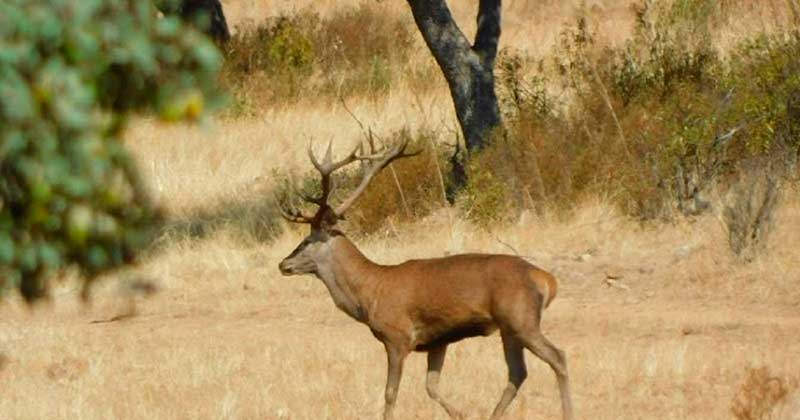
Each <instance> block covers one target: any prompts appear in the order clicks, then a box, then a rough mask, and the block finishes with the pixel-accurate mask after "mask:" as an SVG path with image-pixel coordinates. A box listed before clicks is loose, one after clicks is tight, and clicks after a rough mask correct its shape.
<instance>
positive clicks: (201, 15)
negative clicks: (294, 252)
mask: <svg viewBox="0 0 800 420" xmlns="http://www.w3.org/2000/svg"><path fill="white" fill-rule="evenodd" d="M156 7H158V9H159V10H161V12H162V13H164V14H177V15H179V16H180V17H181V18H182V19H183V20H185V21H187V22H190V23H192V24H194V25H197V26H198V28H199V29H201V30H202V31H203V32H205V33H206V34H207V35H208V36H210V37H211V38H213V39H214V41H216V42H217V43H224V42H225V41H227V40H228V39H229V38H230V37H231V33H230V31H229V30H228V22H227V21H226V19H225V13H224V12H223V11H222V4H220V2H219V0H160V1H157V2H156Z"/></svg>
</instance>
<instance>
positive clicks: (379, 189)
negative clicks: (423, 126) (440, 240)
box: [342, 130, 444, 234]
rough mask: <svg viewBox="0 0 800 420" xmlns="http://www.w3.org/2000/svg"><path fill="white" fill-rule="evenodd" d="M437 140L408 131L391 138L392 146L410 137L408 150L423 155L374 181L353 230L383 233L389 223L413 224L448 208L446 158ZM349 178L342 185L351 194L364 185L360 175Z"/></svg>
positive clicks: (353, 214)
mask: <svg viewBox="0 0 800 420" xmlns="http://www.w3.org/2000/svg"><path fill="white" fill-rule="evenodd" d="M435 136H436V134H435V133H434V132H431V131H421V132H419V133H416V134H412V133H410V132H409V131H408V130H402V131H400V132H397V133H394V134H393V135H391V136H389V138H388V139H387V140H386V142H387V143H388V144H394V143H395V142H398V141H401V139H402V138H408V137H410V143H409V146H408V149H409V150H421V151H422V153H421V154H420V155H418V156H416V157H412V158H407V159H401V160H398V161H396V162H394V163H393V164H392V165H391V166H390V167H387V168H386V169H384V170H383V171H381V172H380V173H379V174H378V175H377V176H376V177H375V179H373V181H372V183H371V184H370V185H369V188H367V190H366V191H365V192H364V195H362V196H361V198H359V200H358V201H357V202H356V204H355V205H354V206H353V208H352V210H350V213H349V214H348V221H349V223H350V225H351V226H353V227H356V228H357V230H358V231H360V232H362V233H366V234H369V233H374V232H379V231H382V230H386V229H387V228H388V226H387V224H386V221H387V220H389V221H392V222H411V221H414V220H417V219H419V218H421V217H424V216H426V215H428V214H429V213H431V212H432V211H433V210H435V209H438V208H441V207H442V206H443V205H444V199H443V195H442V194H443V193H442V181H441V180H442V174H441V173H440V172H439V168H441V167H442V160H443V159H444V157H443V150H440V149H436V148H433V147H432V146H433V145H434V144H436V143H438V142H436V141H434V140H433V139H434V138H435ZM435 160H436V161H435ZM395 175H396V178H395ZM346 176H347V178H348V179H347V180H344V181H343V182H342V184H343V185H348V187H345V188H343V189H346V190H348V191H350V190H352V188H353V187H354V186H355V184H356V183H357V182H358V181H360V179H361V178H360V174H359V173H357V172H356V173H350V174H347V175H346Z"/></svg>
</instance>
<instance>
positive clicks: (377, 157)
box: [278, 139, 420, 275]
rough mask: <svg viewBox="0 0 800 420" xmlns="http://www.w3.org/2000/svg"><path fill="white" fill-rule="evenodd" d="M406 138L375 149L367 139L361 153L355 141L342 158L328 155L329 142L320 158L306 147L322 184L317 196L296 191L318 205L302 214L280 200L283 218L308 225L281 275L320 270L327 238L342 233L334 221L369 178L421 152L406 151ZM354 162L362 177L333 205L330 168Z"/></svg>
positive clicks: (325, 257) (283, 263) (326, 254)
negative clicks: (354, 187) (359, 165)
mask: <svg viewBox="0 0 800 420" xmlns="http://www.w3.org/2000/svg"><path fill="white" fill-rule="evenodd" d="M407 147H408V139H404V140H403V141H401V142H400V143H398V144H396V145H394V146H393V147H386V148H384V149H382V150H376V149H375V145H374V143H372V142H370V143H369V149H370V150H369V153H368V154H362V153H361V152H362V151H363V147H362V146H361V145H358V146H357V147H356V148H354V149H353V150H352V151H351V152H350V153H349V154H348V155H347V156H346V157H345V158H344V159H342V160H339V161H333V159H332V157H331V154H332V153H331V143H328V149H327V151H326V152H325V158H324V159H323V160H322V162H320V161H319V160H318V159H317V157H316V156H315V155H314V151H313V150H312V147H311V145H309V147H308V158H309V159H310V160H311V163H312V164H313V165H314V168H316V170H317V172H319V174H320V184H321V186H322V188H321V190H322V192H321V193H320V195H319V196H310V195H308V194H303V193H299V192H298V194H299V195H300V197H301V198H302V199H303V200H305V201H307V202H309V203H313V204H315V205H317V206H318V209H317V212H316V213H315V214H314V215H313V216H308V215H306V214H303V213H302V212H301V211H299V210H297V209H292V208H287V207H284V205H283V204H279V208H280V211H281V215H282V216H283V218H284V219H286V220H287V221H289V222H292V223H304V224H308V225H310V226H311V230H310V233H309V234H308V236H306V237H305V238H304V239H303V241H302V242H300V245H298V246H297V248H295V249H294V251H292V253H291V254H289V256H288V257H286V258H284V259H283V261H281V263H280V265H279V266H278V267H279V268H280V270H281V273H282V274H284V275H295V274H311V273H319V271H320V266H321V265H322V264H324V263H325V262H326V261H329V260H330V255H331V254H330V253H331V250H330V246H329V241H330V239H331V238H332V237H334V236H337V235H341V232H339V231H337V230H336V229H335V226H336V223H337V222H338V221H339V220H342V219H344V214H345V212H346V211H347V209H349V208H350V207H351V206H352V205H353V203H355V201H356V200H357V199H358V197H359V196H361V194H363V193H364V191H365V190H366V189H367V186H368V185H369V183H370V181H372V179H373V178H374V177H375V175H377V174H378V172H380V171H381V169H383V168H385V167H386V166H388V165H389V164H390V163H392V162H393V161H394V160H396V159H401V158H405V157H410V156H416V155H418V154H419V153H420V152H419V151H417V152H413V153H408V152H406V148H407ZM353 162H361V164H362V173H363V175H362V179H361V182H360V183H359V185H358V187H356V189H355V190H353V192H352V193H350V195H349V196H347V198H345V199H344V200H343V201H342V202H341V203H340V204H339V205H338V206H335V207H334V206H333V205H332V204H331V202H330V198H331V192H333V189H334V185H333V181H332V178H331V175H332V174H333V172H335V171H336V170H338V169H341V168H343V167H345V166H347V165H349V164H351V163H353Z"/></svg>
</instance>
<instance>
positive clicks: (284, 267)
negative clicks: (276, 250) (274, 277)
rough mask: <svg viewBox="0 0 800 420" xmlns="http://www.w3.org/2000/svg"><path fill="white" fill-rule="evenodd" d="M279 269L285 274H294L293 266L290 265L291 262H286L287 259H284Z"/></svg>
mask: <svg viewBox="0 0 800 420" xmlns="http://www.w3.org/2000/svg"><path fill="white" fill-rule="evenodd" d="M278 269H279V270H281V274H283V275H287V274H292V268H291V267H289V264H287V263H286V260H283V261H281V263H280V264H278Z"/></svg>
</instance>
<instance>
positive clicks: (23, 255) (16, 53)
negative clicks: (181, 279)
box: [0, 0, 219, 300]
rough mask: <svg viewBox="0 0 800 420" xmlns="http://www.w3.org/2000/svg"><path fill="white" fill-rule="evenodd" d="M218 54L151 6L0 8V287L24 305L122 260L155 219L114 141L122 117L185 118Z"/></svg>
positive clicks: (40, 2)
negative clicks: (65, 281)
mask: <svg viewBox="0 0 800 420" xmlns="http://www.w3.org/2000/svg"><path fill="white" fill-rule="evenodd" d="M218 62H219V53H218V51H217V50H216V48H215V47H214V45H213V43H211V42H210V41H208V40H207V39H206V38H205V37H204V36H202V35H201V34H199V33H197V32H196V31H194V30H191V29H187V28H185V27H184V26H183V25H182V24H181V22H180V21H179V20H178V19H177V18H164V19H159V18H157V13H156V10H155V8H154V6H153V4H152V3H151V2H147V1H145V2H141V1H131V0H105V1H53V0H9V1H5V2H3V3H0V283H2V284H0V290H2V289H3V288H9V287H11V288H16V289H18V290H19V291H20V292H21V293H22V295H23V296H24V297H25V298H26V299H29V300H33V299H35V298H38V297H41V296H43V295H45V293H46V291H47V286H48V279H49V278H50V276H51V275H52V274H53V273H55V272H57V271H59V270H62V269H65V268H67V267H70V266H77V267H79V268H80V269H81V271H82V273H83V274H84V275H85V277H86V279H87V283H86V284H87V285H88V284H89V282H90V281H91V280H92V279H94V278H95V277H96V276H97V275H98V274H100V273H102V272H105V271H107V270H109V269H112V268H115V267H119V266H120V265H122V264H125V263H128V262H131V261H132V260H133V258H134V257H135V255H136V253H137V251H138V250H140V249H141V248H142V247H143V246H144V245H145V244H146V243H147V242H148V238H149V235H148V232H149V228H150V226H151V225H152V224H153V223H154V222H156V221H157V220H158V214H157V212H156V211H155V210H154V209H153V208H152V207H151V205H150V202H149V201H148V198H147V195H146V194H145V192H144V190H143V189H142V186H141V183H140V182H139V179H138V176H137V170H136V168H135V166H134V164H133V162H132V160H131V158H130V157H129V155H128V154H127V153H126V151H125V149H124V148H123V146H122V143H121V140H120V138H121V134H122V131H123V130H124V128H125V120H126V116H127V115H128V114H129V113H131V112H134V111H138V110H146V109H155V110H156V111H157V112H158V113H159V115H161V117H162V118H164V119H167V120H179V119H180V120H182V119H196V118H198V117H200V116H201V114H202V113H203V111H204V108H205V100H206V98H209V97H213V96H214V93H213V86H214V82H215V79H216V73H217V70H218Z"/></svg>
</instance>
